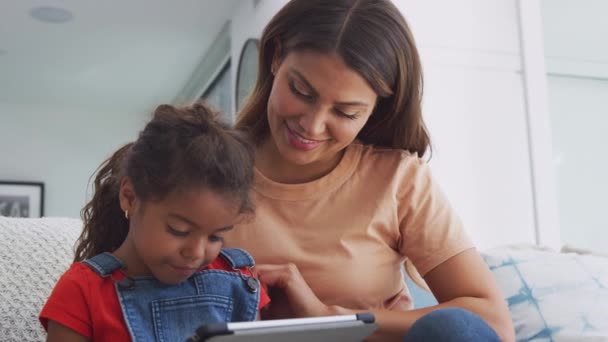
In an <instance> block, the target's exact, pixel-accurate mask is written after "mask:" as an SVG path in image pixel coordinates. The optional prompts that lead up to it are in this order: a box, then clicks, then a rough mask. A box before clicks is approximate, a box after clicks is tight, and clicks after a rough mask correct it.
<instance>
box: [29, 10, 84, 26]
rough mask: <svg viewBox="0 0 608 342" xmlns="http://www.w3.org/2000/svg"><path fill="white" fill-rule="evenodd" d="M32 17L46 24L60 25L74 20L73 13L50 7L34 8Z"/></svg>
mask: <svg viewBox="0 0 608 342" xmlns="http://www.w3.org/2000/svg"><path fill="white" fill-rule="evenodd" d="M30 15H31V16H32V18H34V19H36V20H40V21H42V22H45V23H58V24H61V23H65V22H68V21H70V20H72V18H74V15H73V14H72V12H70V11H68V10H66V9H63V8H59V7H49V6H42V7H34V8H32V9H31V10H30Z"/></svg>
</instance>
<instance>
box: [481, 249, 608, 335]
mask: <svg viewBox="0 0 608 342" xmlns="http://www.w3.org/2000/svg"><path fill="white" fill-rule="evenodd" d="M483 255H484V259H485V260H486V262H487V264H488V265H489V266H490V269H491V270H492V272H493V274H494V277H495V278H496V280H497V282H498V286H499V287H500V289H501V290H502V292H503V294H504V295H505V299H506V300H507V302H508V305H509V310H510V311H511V316H512V318H513V324H514V325H515V332H516V337H517V340H518V341H531V340H532V341H555V342H559V341H608V319H607V317H608V258H605V257H600V256H593V255H578V254H562V253H557V252H552V251H548V250H542V249H539V248H535V247H503V248H496V249H493V250H487V251H484V253H483Z"/></svg>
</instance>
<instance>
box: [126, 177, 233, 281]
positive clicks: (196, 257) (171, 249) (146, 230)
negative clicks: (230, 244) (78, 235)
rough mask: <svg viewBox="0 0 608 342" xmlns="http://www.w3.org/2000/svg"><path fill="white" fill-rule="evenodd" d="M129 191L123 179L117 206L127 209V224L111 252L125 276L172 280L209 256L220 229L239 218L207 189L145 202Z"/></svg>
mask: <svg viewBox="0 0 608 342" xmlns="http://www.w3.org/2000/svg"><path fill="white" fill-rule="evenodd" d="M134 194H135V193H134V192H133V188H132V186H131V185H130V183H129V182H128V181H127V182H126V184H125V181H123V184H122V185H121V193H120V199H121V207H122V208H123V210H129V221H130V227H129V233H128V235H127V238H126V239H125V242H124V243H123V244H122V246H121V247H120V248H119V250H117V252H116V254H117V256H118V257H119V258H122V259H123V260H124V261H125V263H126V265H127V274H129V275H131V276H142V275H153V276H154V277H156V278H157V279H158V280H160V281H161V282H163V283H166V284H178V283H180V282H182V281H184V280H186V279H187V278H188V277H190V276H191V275H192V274H193V273H194V272H196V271H197V270H199V269H200V268H201V267H204V266H206V265H208V264H209V263H211V262H212V261H213V260H215V258H217V256H218V254H219V252H220V249H221V248H222V246H223V244H224V233H225V232H227V231H228V230H230V229H232V227H233V225H234V224H235V223H236V221H237V220H238V218H239V216H240V215H239V211H238V207H237V206H236V205H235V203H234V201H230V200H228V199H227V198H226V197H225V196H221V195H218V194H217V193H215V192H213V191H210V190H198V191H197V190H192V191H187V192H175V193H172V194H170V195H169V196H167V198H165V199H164V200H162V201H148V202H146V203H145V205H142V202H141V201H139V200H138V199H137V198H136V197H135V196H134ZM123 202H124V203H123ZM123 247H124V249H123Z"/></svg>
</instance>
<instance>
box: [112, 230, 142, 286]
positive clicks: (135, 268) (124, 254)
mask: <svg viewBox="0 0 608 342" xmlns="http://www.w3.org/2000/svg"><path fill="white" fill-rule="evenodd" d="M112 255H114V256H115V257H116V258H118V259H119V260H120V261H122V263H123V266H124V268H123V271H124V272H125V274H126V275H128V276H129V277H141V276H147V275H150V270H148V268H147V267H146V265H145V264H144V263H143V261H142V260H141V258H139V256H137V253H136V252H135V248H134V247H133V246H132V245H131V244H130V243H129V239H128V238H127V239H125V241H124V242H123V243H122V245H120V247H118V249H117V250H115V251H114V252H112Z"/></svg>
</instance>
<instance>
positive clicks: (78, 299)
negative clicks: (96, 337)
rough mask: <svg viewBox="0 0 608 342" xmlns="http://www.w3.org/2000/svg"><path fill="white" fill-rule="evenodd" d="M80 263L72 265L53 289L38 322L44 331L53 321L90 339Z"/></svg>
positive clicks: (89, 323) (89, 320)
mask: <svg viewBox="0 0 608 342" xmlns="http://www.w3.org/2000/svg"><path fill="white" fill-rule="evenodd" d="M83 267H87V266H85V265H83V264H80V263H75V264H73V265H72V266H71V267H70V268H69V269H68V270H67V271H66V272H65V273H64V274H63V275H62V276H61V278H59V281H58V282H57V284H56V285H55V287H54V288H53V291H52V292H51V295H50V296H49V298H48V299H47V301H46V303H45V305H44V307H43V308H42V311H41V312H40V316H39V320H40V323H41V324H42V326H43V327H44V329H45V330H48V322H49V321H55V322H57V323H59V324H61V325H63V326H65V327H68V328H70V329H72V330H74V331H75V332H77V333H79V334H81V335H83V336H84V337H86V338H88V339H91V338H92V336H93V335H92V324H91V315H90V313H89V308H88V304H87V298H88V297H87V281H86V279H87V276H86V273H85V272H84V271H85V270H84V269H83Z"/></svg>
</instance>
